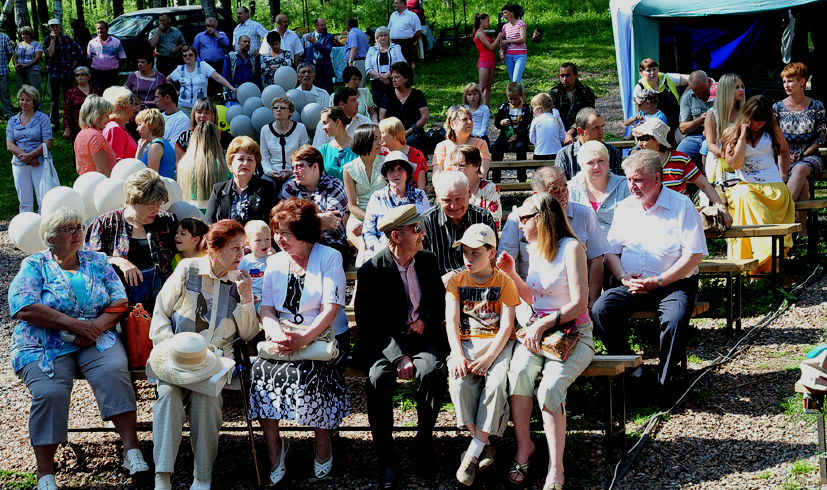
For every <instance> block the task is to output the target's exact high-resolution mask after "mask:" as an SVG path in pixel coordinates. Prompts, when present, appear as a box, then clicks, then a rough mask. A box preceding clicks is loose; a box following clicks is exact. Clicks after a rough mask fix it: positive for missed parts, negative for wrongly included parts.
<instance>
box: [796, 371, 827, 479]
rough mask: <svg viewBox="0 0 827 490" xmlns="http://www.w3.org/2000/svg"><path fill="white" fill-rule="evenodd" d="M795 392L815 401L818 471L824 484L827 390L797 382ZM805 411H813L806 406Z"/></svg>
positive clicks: (826, 458)
mask: <svg viewBox="0 0 827 490" xmlns="http://www.w3.org/2000/svg"><path fill="white" fill-rule="evenodd" d="M795 392H796V393H801V394H803V395H804V396H806V397H809V398H812V402H813V403H815V407H814V410H815V413H816V418H817V422H818V424H817V425H818V473H819V480H820V483H821V484H822V485H823V484H825V483H827V443H826V441H825V435H824V425H825V424H824V416H825V411H824V396H825V395H827V391H825V390H814V389H812V388H808V387H806V386H804V385H802V384H801V383H796V384H795ZM805 413H813V412H808V409H807V408H805Z"/></svg>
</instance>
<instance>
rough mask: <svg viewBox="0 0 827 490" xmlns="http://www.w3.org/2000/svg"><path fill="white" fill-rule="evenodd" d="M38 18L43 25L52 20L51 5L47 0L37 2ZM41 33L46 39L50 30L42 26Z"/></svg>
mask: <svg viewBox="0 0 827 490" xmlns="http://www.w3.org/2000/svg"><path fill="white" fill-rule="evenodd" d="M37 17H38V18H39V19H40V22H42V23H43V24H45V23H46V22H48V21H49V19H50V18H51V17H49V4H48V3H47V2H46V0H37ZM40 32H42V33H43V36H44V38H45V36H46V33H48V32H49V28H48V27H46V26H44V25H41V26H40Z"/></svg>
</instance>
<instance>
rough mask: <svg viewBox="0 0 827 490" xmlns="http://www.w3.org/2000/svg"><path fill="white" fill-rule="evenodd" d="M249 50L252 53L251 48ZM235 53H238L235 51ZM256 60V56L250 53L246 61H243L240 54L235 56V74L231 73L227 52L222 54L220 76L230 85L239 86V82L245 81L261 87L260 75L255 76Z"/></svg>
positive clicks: (230, 63)
mask: <svg viewBox="0 0 827 490" xmlns="http://www.w3.org/2000/svg"><path fill="white" fill-rule="evenodd" d="M250 52H251V53H252V52H253V51H252V50H251V51H250ZM236 55H238V53H236ZM257 60H258V59H257V58H255V57H253V55H250V54H248V55H247V61H244V59H243V58H242V57H241V56H238V57H237V58H236V67H235V74H233V69H232V66H231V65H232V60H231V58H230V55H229V54H228V55H226V56H224V70H223V72H222V73H221V76H223V77H224V78H225V79H226V80H227V81H228V82H230V85H232V86H233V87H236V88H238V87H240V86H241V84H242V83H245V82H253V83H255V84H256V86H258V87H261V77H257V76H256V69H255V63H256V61H257Z"/></svg>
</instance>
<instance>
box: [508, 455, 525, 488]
mask: <svg viewBox="0 0 827 490" xmlns="http://www.w3.org/2000/svg"><path fill="white" fill-rule="evenodd" d="M528 466H529V462H528V461H526V462H525V463H518V462H517V460H516V459H515V460H514V461H513V462H512V463H511V468H509V469H508V481H509V482H510V483H512V484H514V485H522V484H523V483H525V479H526V475H527V474H528ZM512 473H516V474H518V475H520V477H522V479H521V480H515V479H514V478H512V477H511V474H512Z"/></svg>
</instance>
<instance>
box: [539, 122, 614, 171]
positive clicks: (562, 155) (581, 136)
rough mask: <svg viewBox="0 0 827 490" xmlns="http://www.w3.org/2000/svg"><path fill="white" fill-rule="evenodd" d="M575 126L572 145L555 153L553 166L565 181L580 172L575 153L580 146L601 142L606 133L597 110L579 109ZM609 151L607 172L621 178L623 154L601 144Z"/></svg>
mask: <svg viewBox="0 0 827 490" xmlns="http://www.w3.org/2000/svg"><path fill="white" fill-rule="evenodd" d="M574 124H575V125H576V126H577V135H578V136H577V138H576V139H575V140H574V143H572V144H570V145H566V146H564V147H563V149H562V150H560V151H559V152H557V157H556V160H555V162H554V164H555V165H556V166H558V167H560V168H561V169H563V171H564V172H565V173H566V179H567V180H571V179H573V178H574V176H575V175H577V172H579V171H580V165H579V164H578V163H577V152H578V151H579V150H580V146H581V145H582V144H583V143H585V142H587V141H592V140H596V141H601V142H602V141H603V135H604V134H605V132H606V120H605V119H603V115H602V114H600V112H598V110H597V109H594V108H592V107H586V108H585V109H580V112H578V113H577V117H576V118H575V120H574ZM603 145H604V146H606V149H607V150H608V151H609V170H610V171H611V172H612V173H613V174H615V175H620V176H623V175H624V174H623V167H621V166H620V164H621V163H623V154H622V153H621V152H620V150H618V149H617V148H615V147H614V146H612V145H609V144H606V143H603Z"/></svg>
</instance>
